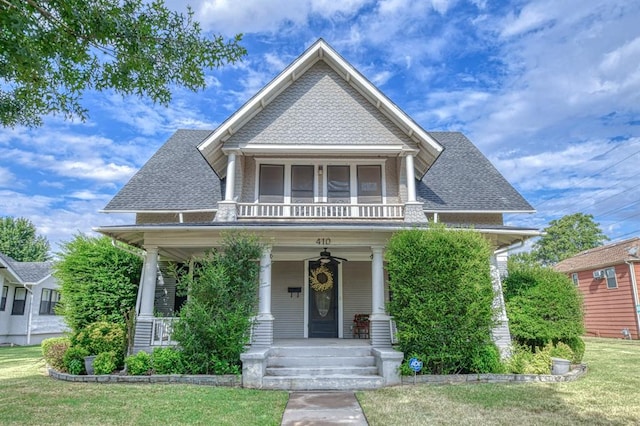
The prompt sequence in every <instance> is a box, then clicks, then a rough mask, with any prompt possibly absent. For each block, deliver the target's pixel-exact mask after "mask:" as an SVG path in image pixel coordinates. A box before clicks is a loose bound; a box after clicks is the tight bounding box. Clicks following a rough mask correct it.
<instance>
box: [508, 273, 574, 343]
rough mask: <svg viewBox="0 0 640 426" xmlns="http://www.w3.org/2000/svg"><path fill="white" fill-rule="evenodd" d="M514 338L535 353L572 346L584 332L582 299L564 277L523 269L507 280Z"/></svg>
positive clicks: (509, 311)
mask: <svg viewBox="0 0 640 426" xmlns="http://www.w3.org/2000/svg"><path fill="white" fill-rule="evenodd" d="M505 289H506V290H505V293H504V294H505V303H506V307H507V314H508V316H509V329H510V331H511V336H512V338H513V339H515V340H516V341H517V342H519V343H521V344H525V345H528V346H529V347H531V348H532V349H533V348H535V347H544V346H546V345H547V344H548V343H550V342H558V341H561V342H565V343H566V342H568V341H570V340H572V339H574V338H579V337H580V335H582V333H583V332H584V326H583V323H582V318H583V317H582V299H581V296H580V293H579V292H578V290H577V289H576V287H575V286H574V285H573V284H572V282H571V280H570V279H569V278H568V277H566V276H565V275H564V274H562V273H559V272H556V271H553V270H551V269H548V268H544V267H520V268H518V269H516V270H515V271H509V276H508V277H507V278H506V280H505Z"/></svg>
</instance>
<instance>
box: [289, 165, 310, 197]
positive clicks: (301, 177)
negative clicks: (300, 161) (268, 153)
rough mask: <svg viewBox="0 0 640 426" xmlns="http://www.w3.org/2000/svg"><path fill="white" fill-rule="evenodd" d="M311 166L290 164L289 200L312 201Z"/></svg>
mask: <svg viewBox="0 0 640 426" xmlns="http://www.w3.org/2000/svg"><path fill="white" fill-rule="evenodd" d="M313 173H314V167H313V166H291V202H292V203H313V177H314V176H313Z"/></svg>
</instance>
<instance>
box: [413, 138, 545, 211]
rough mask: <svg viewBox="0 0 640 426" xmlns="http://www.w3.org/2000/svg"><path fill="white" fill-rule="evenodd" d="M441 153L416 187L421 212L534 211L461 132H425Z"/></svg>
mask: <svg viewBox="0 0 640 426" xmlns="http://www.w3.org/2000/svg"><path fill="white" fill-rule="evenodd" d="M429 134H430V135H431V136H433V137H434V139H436V140H437V141H438V142H439V143H440V144H441V145H442V146H444V151H443V152H442V154H440V156H439V157H438V159H437V160H436V162H435V163H434V164H433V166H431V168H430V169H429V171H427V173H426V174H425V175H424V177H423V178H422V180H421V181H420V182H419V183H418V184H417V185H416V195H417V197H418V201H421V202H422V203H424V209H425V210H436V211H437V210H441V211H451V212H455V211H467V212H469V211H478V212H480V211H485V212H512V213H516V212H518V213H525V212H526V213H532V212H534V211H535V210H534V208H533V207H531V205H530V204H529V203H528V202H527V201H526V200H525V199H524V198H523V197H522V195H520V194H519V193H518V191H516V190H515V188H514V187H513V186H511V184H510V183H509V182H507V180H506V179H505V178H504V176H502V175H501V174H500V172H499V171H498V170H496V168H495V167H494V166H493V164H491V162H490V161H489V160H488V159H487V157H485V156H484V155H483V154H482V153H481V152H480V151H479V150H478V148H476V147H475V145H473V144H472V143H471V141H469V139H467V138H466V137H465V136H464V135H463V134H462V133H458V132H429Z"/></svg>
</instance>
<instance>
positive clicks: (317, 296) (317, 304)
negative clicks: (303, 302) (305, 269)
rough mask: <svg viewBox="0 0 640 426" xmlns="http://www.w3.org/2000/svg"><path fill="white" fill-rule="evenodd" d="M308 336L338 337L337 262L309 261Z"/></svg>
mask: <svg viewBox="0 0 640 426" xmlns="http://www.w3.org/2000/svg"><path fill="white" fill-rule="evenodd" d="M309 337H324V338H335V337H338V262H327V263H322V262H320V261H315V262H313V261H312V262H309Z"/></svg>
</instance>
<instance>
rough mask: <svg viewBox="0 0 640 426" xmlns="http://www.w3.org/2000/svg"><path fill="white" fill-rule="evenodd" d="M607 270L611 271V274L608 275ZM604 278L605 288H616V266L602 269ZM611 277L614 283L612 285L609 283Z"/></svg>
mask: <svg viewBox="0 0 640 426" xmlns="http://www.w3.org/2000/svg"><path fill="white" fill-rule="evenodd" d="M609 271H613V274H612V276H611V277H610V276H609ZM604 278H605V280H606V281H607V289H609V290H614V289H616V288H618V277H617V276H616V268H615V267H610V268H605V269H604ZM610 278H612V279H613V283H614V284H615V286H614V287H612V286H610V285H609V279H610Z"/></svg>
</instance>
